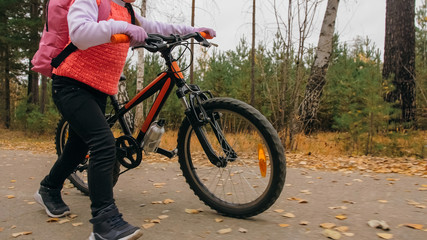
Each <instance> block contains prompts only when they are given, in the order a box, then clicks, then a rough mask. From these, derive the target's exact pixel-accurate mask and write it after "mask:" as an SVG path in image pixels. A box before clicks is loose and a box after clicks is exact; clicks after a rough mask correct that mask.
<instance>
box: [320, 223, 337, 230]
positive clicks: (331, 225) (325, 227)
mask: <svg viewBox="0 0 427 240" xmlns="http://www.w3.org/2000/svg"><path fill="white" fill-rule="evenodd" d="M335 226H336V225H335V223H321V224H320V227H321V228H324V229H331V228H334V227H335Z"/></svg>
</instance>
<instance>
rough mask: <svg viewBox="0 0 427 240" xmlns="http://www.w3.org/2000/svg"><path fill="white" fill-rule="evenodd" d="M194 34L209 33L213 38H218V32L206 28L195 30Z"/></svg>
mask: <svg viewBox="0 0 427 240" xmlns="http://www.w3.org/2000/svg"><path fill="white" fill-rule="evenodd" d="M194 32H204V33H207V34H208V35H209V36H211V37H212V38H214V37H216V32H215V30H213V29H212V28H204V27H201V28H194Z"/></svg>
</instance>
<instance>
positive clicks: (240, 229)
mask: <svg viewBox="0 0 427 240" xmlns="http://www.w3.org/2000/svg"><path fill="white" fill-rule="evenodd" d="M239 232H241V233H247V232H248V229H246V228H239Z"/></svg>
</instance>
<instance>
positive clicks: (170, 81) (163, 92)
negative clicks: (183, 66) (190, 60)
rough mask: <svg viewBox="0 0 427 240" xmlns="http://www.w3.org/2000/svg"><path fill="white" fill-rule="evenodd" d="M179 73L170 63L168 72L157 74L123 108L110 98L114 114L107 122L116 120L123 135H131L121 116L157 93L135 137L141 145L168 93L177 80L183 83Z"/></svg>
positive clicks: (112, 97) (174, 64)
mask: <svg viewBox="0 0 427 240" xmlns="http://www.w3.org/2000/svg"><path fill="white" fill-rule="evenodd" d="M172 69H173V70H172ZM180 71H181V70H180V68H179V66H178V64H177V63H176V61H173V62H171V64H170V67H169V71H167V72H163V73H161V74H159V75H158V76H157V78H156V79H154V80H153V81H152V82H151V83H150V84H148V85H147V86H146V87H145V88H144V89H142V90H141V91H140V92H139V93H138V94H137V95H135V97H133V98H132V99H131V100H130V101H129V102H128V103H126V105H124V106H123V107H120V105H119V103H118V101H117V99H116V98H115V97H114V96H111V102H112V105H113V107H114V110H115V112H116V114H115V115H114V116H113V117H112V118H110V119H109V122H112V123H114V122H116V121H117V120H118V121H119V122H120V124H121V126H122V128H123V131H124V134H125V135H132V133H131V132H130V130H129V129H130V128H129V126H127V125H126V123H125V121H124V117H123V116H124V115H125V114H126V113H127V112H129V111H130V110H131V109H133V108H134V107H135V106H136V105H138V104H140V103H141V102H143V101H144V100H145V99H147V98H149V97H151V96H153V95H154V94H155V93H157V92H159V94H158V95H157V97H156V98H155V101H154V103H153V105H152V106H151V109H150V111H149V112H148V114H147V117H146V118H145V120H144V123H143V124H142V126H141V128H140V132H139V133H138V135H137V138H136V140H137V142H138V143H141V142H142V140H143V139H144V136H145V134H146V133H147V130H148V128H149V127H150V125H151V124H152V123H153V122H154V121H155V120H156V118H157V116H158V115H159V112H160V110H161V109H162V106H163V105H164V104H165V102H166V100H167V99H168V97H169V95H170V93H171V92H172V89H173V88H174V86H175V85H176V84H177V80H178V81H183V80H182V79H183V76H182V73H181V72H180Z"/></svg>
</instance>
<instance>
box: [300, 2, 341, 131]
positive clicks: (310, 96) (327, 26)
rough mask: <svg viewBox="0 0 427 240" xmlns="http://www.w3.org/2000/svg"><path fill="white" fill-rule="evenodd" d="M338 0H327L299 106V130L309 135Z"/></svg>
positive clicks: (318, 96) (323, 78)
mask: <svg viewBox="0 0 427 240" xmlns="http://www.w3.org/2000/svg"><path fill="white" fill-rule="evenodd" d="M338 4H339V0H328V5H327V7H326V12H325V16H324V18H323V23H322V28H321V30H320V36H319V42H318V44H317V51H316V56H315V59H314V64H313V66H312V68H311V73H310V77H309V79H308V82H307V86H306V90H305V95H304V99H303V101H302V103H301V105H300V110H299V115H300V116H299V119H300V121H301V122H300V130H304V131H305V132H306V133H309V132H311V131H312V130H313V127H314V123H315V121H316V117H317V112H318V110H319V102H320V98H321V96H322V93H323V87H324V86H325V83H326V79H325V76H326V72H327V69H328V65H329V60H330V57H331V54H332V44H333V37H334V31H335V20H336V17H337V12H338Z"/></svg>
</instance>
